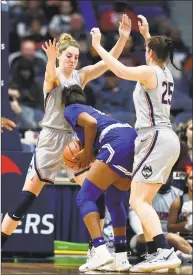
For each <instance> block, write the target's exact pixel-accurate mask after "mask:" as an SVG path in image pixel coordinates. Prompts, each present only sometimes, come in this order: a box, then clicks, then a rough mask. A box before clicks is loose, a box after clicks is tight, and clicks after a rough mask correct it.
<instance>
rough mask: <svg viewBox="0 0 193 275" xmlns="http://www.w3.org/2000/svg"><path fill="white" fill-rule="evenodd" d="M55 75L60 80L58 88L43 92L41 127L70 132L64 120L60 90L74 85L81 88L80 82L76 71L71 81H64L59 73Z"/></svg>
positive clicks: (69, 127)
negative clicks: (43, 109) (43, 113)
mask: <svg viewBox="0 0 193 275" xmlns="http://www.w3.org/2000/svg"><path fill="white" fill-rule="evenodd" d="M57 73H58V77H59V80H60V84H59V86H57V87H56V88H55V89H53V90H51V91H50V92H48V93H45V92H44V107H45V115H44V118H43V120H42V123H41V125H42V127H46V128H52V129H57V130H65V131H71V130H72V129H71V126H70V125H69V124H68V122H67V121H66V119H65V118H64V106H63V105H62V100H61V99H62V89H63V88H64V87H68V86H71V85H75V84H77V85H79V86H81V81H80V77H79V74H78V71H77V70H75V71H74V72H73V75H72V77H71V79H66V78H65V77H64V76H63V75H61V73H59V71H58V72H57Z"/></svg>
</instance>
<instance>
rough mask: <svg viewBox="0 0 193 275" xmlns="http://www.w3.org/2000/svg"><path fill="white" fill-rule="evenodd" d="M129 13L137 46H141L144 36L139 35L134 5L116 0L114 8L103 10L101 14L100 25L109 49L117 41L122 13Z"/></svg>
mask: <svg viewBox="0 0 193 275" xmlns="http://www.w3.org/2000/svg"><path fill="white" fill-rule="evenodd" d="M123 13H124V14H127V15H128V16H129V18H130V19H131V27H132V36H133V40H134V44H135V47H136V48H139V47H141V43H142V38H141V36H140V35H139V28H138V22H137V21H138V19H137V15H136V14H135V12H134V11H133V10H132V7H131V6H129V5H128V3H127V2H126V1H121V0H120V1H115V2H114V3H113V8H112V9H109V10H107V11H104V12H102V13H101V14H100V15H99V25H100V29H101V31H102V32H103V33H104V34H105V36H106V42H107V45H105V47H106V49H107V50H110V49H111V45H112V44H111V43H115V42H116V41H117V39H118V33H117V26H118V25H119V22H120V21H121V16H122V14H123Z"/></svg>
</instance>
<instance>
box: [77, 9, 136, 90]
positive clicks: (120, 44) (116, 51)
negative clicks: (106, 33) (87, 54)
mask: <svg viewBox="0 0 193 275" xmlns="http://www.w3.org/2000/svg"><path fill="white" fill-rule="evenodd" d="M94 29H95V28H94ZM130 32H131V20H130V19H129V18H128V16H127V15H126V14H123V16H122V21H121V22H120V26H119V35H120V37H119V39H118V41H117V43H116V44H115V46H114V47H113V48H112V50H111V51H110V52H109V54H110V55H112V56H113V57H114V58H116V59H117V58H119V56H120V55H121V53H122V51H123V49H124V46H125V44H126V42H127V40H128V37H129V35H130ZM107 70H108V66H107V65H106V64H105V62H104V61H99V62H98V63H96V64H94V65H90V66H86V67H84V68H82V69H81V70H80V72H79V74H80V78H81V80H82V86H83V87H84V86H85V85H86V83H87V82H89V81H91V80H93V79H95V78H97V77H99V76H101V75H102V74H103V73H104V72H105V71H107Z"/></svg>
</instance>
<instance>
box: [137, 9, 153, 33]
mask: <svg viewBox="0 0 193 275" xmlns="http://www.w3.org/2000/svg"><path fill="white" fill-rule="evenodd" d="M137 17H138V19H140V20H138V26H139V32H140V33H141V34H142V35H143V37H145V38H147V36H150V34H149V24H148V22H147V19H146V18H145V16H143V15H141V14H140V15H138V16H137Z"/></svg>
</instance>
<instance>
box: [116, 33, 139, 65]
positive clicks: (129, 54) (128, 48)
mask: <svg viewBox="0 0 193 275" xmlns="http://www.w3.org/2000/svg"><path fill="white" fill-rule="evenodd" d="M143 55H144V54H143ZM119 61H120V62H121V63H123V64H124V65H125V66H128V67H129V66H131V67H135V66H140V65H142V60H141V59H140V57H139V56H137V55H136V54H135V50H134V44H133V37H132V36H130V37H129V39H128V40H127V43H126V44H125V48H124V49H123V52H122V54H121V57H120V58H119Z"/></svg>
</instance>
